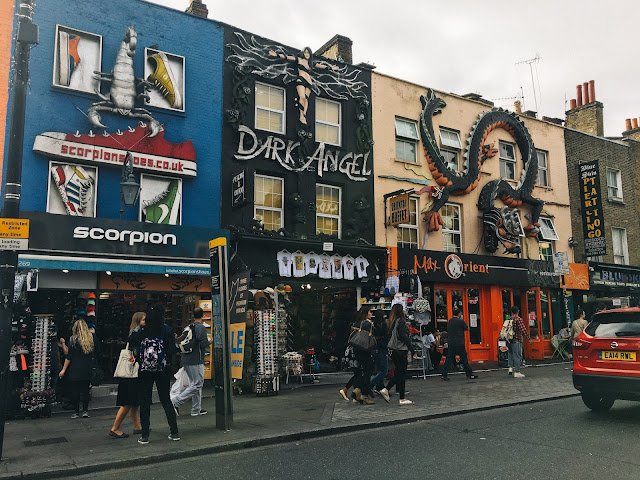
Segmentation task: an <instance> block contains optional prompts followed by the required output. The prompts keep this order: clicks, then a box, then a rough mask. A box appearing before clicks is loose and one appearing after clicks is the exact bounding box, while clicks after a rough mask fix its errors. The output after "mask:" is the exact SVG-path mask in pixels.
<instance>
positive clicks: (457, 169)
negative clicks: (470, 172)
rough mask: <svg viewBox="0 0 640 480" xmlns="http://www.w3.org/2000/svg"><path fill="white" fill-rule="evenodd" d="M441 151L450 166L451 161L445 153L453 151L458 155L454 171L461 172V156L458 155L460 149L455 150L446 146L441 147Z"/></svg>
mask: <svg viewBox="0 0 640 480" xmlns="http://www.w3.org/2000/svg"><path fill="white" fill-rule="evenodd" d="M440 152H441V153H442V154H443V155H442V158H443V160H444V161H445V164H446V165H447V166H449V162H447V159H446V158H445V157H444V153H445V152H447V153H452V154H453V155H455V157H456V168H455V169H454V170H453V171H454V172H459V171H460V156H459V155H458V153H460V151H459V150H454V149H452V148H446V147H445V148H441V149H440ZM449 168H451V167H450V166H449Z"/></svg>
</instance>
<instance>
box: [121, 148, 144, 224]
mask: <svg viewBox="0 0 640 480" xmlns="http://www.w3.org/2000/svg"><path fill="white" fill-rule="evenodd" d="M139 197H140V184H139V183H138V182H136V178H135V177H134V176H133V155H131V152H127V155H126V156H125V158H124V163H123V164H122V179H121V181H120V220H122V214H123V213H124V206H125V205H126V206H127V207H133V206H135V204H136V203H138V198H139Z"/></svg>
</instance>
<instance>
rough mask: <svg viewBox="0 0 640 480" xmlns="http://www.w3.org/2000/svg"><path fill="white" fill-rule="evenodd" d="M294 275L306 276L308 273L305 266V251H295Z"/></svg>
mask: <svg viewBox="0 0 640 480" xmlns="http://www.w3.org/2000/svg"><path fill="white" fill-rule="evenodd" d="M292 257H293V276H294V277H304V276H305V275H306V274H307V270H306V268H305V266H304V257H305V255H304V253H302V252H301V251H297V252H293V254H292Z"/></svg>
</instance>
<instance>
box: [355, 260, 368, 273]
mask: <svg viewBox="0 0 640 480" xmlns="http://www.w3.org/2000/svg"><path fill="white" fill-rule="evenodd" d="M368 266H369V262H368V261H367V259H366V258H364V257H363V256H362V255H360V256H359V257H358V258H356V270H357V271H358V278H364V277H366V276H367V267H368Z"/></svg>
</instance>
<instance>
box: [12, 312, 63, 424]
mask: <svg viewBox="0 0 640 480" xmlns="http://www.w3.org/2000/svg"><path fill="white" fill-rule="evenodd" d="M35 319H36V320H35V326H34V332H33V337H32V352H33V354H32V356H31V372H30V373H29V380H30V381H29V389H28V390H27V391H24V392H23V393H22V394H21V395H20V409H21V410H23V412H24V413H25V414H28V415H31V416H34V415H35V416H47V417H50V416H51V405H53V404H54V403H55V400H56V395H55V391H54V390H53V389H52V388H51V348H52V345H51V338H50V337H51V333H52V330H53V329H54V324H53V315H36V316H35ZM53 348H57V346H56V345H54V346H53Z"/></svg>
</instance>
